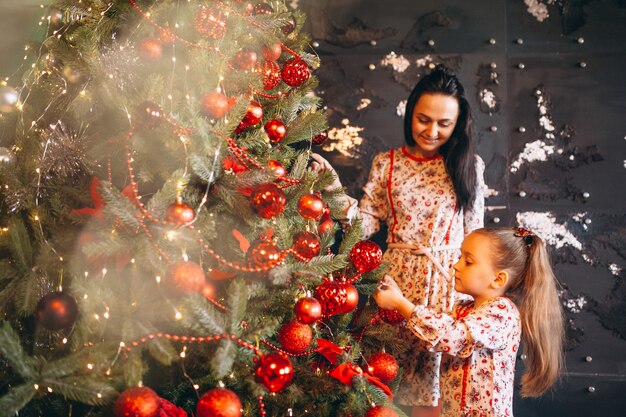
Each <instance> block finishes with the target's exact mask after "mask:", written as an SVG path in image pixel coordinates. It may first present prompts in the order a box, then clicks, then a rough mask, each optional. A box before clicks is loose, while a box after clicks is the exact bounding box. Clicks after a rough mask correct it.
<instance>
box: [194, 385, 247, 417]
mask: <svg viewBox="0 0 626 417" xmlns="http://www.w3.org/2000/svg"><path fill="white" fill-rule="evenodd" d="M196 417H241V400H240V399H239V397H238V396H237V394H235V393H234V392H233V391H231V390H229V389H226V388H214V389H212V390H209V391H207V392H205V393H204V395H203V396H202V397H200V400H199V401H198V405H197V406H196Z"/></svg>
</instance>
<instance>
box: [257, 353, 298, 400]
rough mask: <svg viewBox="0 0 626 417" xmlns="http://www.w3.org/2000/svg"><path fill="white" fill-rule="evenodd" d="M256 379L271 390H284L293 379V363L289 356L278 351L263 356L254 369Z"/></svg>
mask: <svg viewBox="0 0 626 417" xmlns="http://www.w3.org/2000/svg"><path fill="white" fill-rule="evenodd" d="M254 375H255V378H256V381H257V382H258V383H260V384H263V385H264V386H265V388H267V390H268V391H269V392H279V391H282V390H283V389H285V388H286V387H287V385H289V384H290V383H291V380H292V379H293V365H292V364H291V361H290V360H289V358H288V357H286V356H285V355H281V354H278V353H270V354H269V355H265V356H261V357H260V358H259V359H258V360H257V366H256V368H255V370H254Z"/></svg>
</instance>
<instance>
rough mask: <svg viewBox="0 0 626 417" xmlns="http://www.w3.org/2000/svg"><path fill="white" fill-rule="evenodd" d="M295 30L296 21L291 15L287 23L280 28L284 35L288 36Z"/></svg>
mask: <svg viewBox="0 0 626 417" xmlns="http://www.w3.org/2000/svg"><path fill="white" fill-rule="evenodd" d="M295 29H296V19H295V18H294V17H293V15H291V16H289V21H288V22H287V23H285V25H284V26H283V27H282V28H281V30H282V31H283V33H284V34H285V35H289V34H290V33H291V32H293V31H294V30H295Z"/></svg>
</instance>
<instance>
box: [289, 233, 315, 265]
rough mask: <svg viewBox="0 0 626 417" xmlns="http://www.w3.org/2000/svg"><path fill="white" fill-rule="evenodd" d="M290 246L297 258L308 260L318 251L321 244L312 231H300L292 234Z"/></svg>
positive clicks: (303, 260)
mask: <svg viewBox="0 0 626 417" xmlns="http://www.w3.org/2000/svg"><path fill="white" fill-rule="evenodd" d="M292 248H293V250H294V251H295V252H296V254H297V257H298V260H300V261H302V262H308V261H310V260H311V259H313V258H314V257H316V256H317V255H318V254H319V253H320V250H321V245H320V240H319V238H318V237H317V236H316V235H315V234H314V233H311V232H306V231H302V232H298V233H296V234H295V235H294V237H293V246H292Z"/></svg>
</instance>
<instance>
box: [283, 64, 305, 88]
mask: <svg viewBox="0 0 626 417" xmlns="http://www.w3.org/2000/svg"><path fill="white" fill-rule="evenodd" d="M280 75H281V77H282V79H283V81H284V82H285V84H287V85H289V86H291V87H298V86H299V85H302V83H304V82H305V81H306V80H308V79H309V77H310V76H311V70H310V69H309V66H308V65H307V63H306V62H304V61H303V60H302V58H291V59H290V60H289V61H287V62H285V64H284V65H283V69H282V71H281V73H280Z"/></svg>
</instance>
